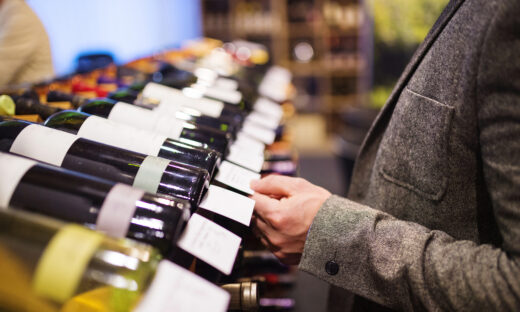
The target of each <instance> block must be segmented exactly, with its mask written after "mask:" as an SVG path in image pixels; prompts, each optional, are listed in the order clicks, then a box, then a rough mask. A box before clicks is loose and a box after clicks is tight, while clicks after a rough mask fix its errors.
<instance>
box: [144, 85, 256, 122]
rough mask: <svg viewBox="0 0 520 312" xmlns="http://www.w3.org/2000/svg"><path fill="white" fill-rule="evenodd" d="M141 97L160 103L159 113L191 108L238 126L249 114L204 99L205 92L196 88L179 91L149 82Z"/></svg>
mask: <svg viewBox="0 0 520 312" xmlns="http://www.w3.org/2000/svg"><path fill="white" fill-rule="evenodd" d="M141 96H142V97H143V98H147V99H155V100H156V101H158V102H159V105H158V107H157V108H156V110H159V111H169V112H177V111H179V110H180V109H181V108H182V107H189V108H193V109H195V110H198V111H200V112H201V113H202V114H204V115H208V116H211V117H215V118H219V117H225V118H228V119H231V120H233V121H234V122H235V123H237V124H241V123H242V122H243V120H244V118H245V115H246V113H247V112H246V111H245V110H243V109H242V108H241V107H239V106H237V105H234V104H230V103H225V102H222V101H218V100H214V99H210V98H205V97H203V92H202V91H200V90H198V89H195V88H185V89H183V90H178V89H174V88H170V87H167V86H164V85H160V84H158V83H154V82H149V83H147V84H146V86H145V87H144V89H143V90H142V92H141Z"/></svg>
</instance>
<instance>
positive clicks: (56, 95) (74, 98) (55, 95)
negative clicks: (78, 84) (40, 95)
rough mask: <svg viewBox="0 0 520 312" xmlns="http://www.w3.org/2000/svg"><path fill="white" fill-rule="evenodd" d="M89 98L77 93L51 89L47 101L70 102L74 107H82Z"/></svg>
mask: <svg viewBox="0 0 520 312" xmlns="http://www.w3.org/2000/svg"><path fill="white" fill-rule="evenodd" d="M88 100H89V99H88V98H86V97H83V96H80V95H76V94H69V93H64V92H60V91H56V90H51V91H49V92H48V93H47V102H70V103H71V104H72V106H73V107H80V106H81V105H83V104H84V103H85V102H86V101H88Z"/></svg>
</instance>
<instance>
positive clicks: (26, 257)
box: [0, 209, 159, 312]
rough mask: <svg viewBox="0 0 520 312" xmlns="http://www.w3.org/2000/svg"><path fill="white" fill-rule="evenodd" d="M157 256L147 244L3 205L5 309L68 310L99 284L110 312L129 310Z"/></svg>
mask: <svg viewBox="0 0 520 312" xmlns="http://www.w3.org/2000/svg"><path fill="white" fill-rule="evenodd" d="M158 260H159V255H158V253H157V251H156V250H155V249H153V248H151V247H150V246H148V245H144V244H138V243H135V242H132V241H130V240H115V239H113V238H109V237H106V236H104V235H103V234H101V233H98V232H94V231H90V230H89V229H87V228H84V227H81V226H79V225H67V224H65V223H62V222H59V221H57V220H55V219H50V218H45V217H42V216H36V215H34V214H28V213H23V212H20V211H15V210H2V209H0V272H1V275H2V278H1V279H0V310H2V311H4V310H7V311H34V312H35V311H66V310H67V309H66V307H67V305H68V304H69V303H71V302H73V301H74V299H72V300H71V298H74V296H78V295H79V296H81V295H83V294H85V293H88V292H89V291H92V290H94V289H99V288H104V289H105V290H106V292H105V294H106V295H107V296H106V298H105V300H104V301H102V302H100V303H102V304H103V305H104V306H105V308H106V309H107V310H110V311H120V312H123V311H130V310H131V308H132V307H133V306H135V303H136V301H137V300H138V298H139V294H140V293H142V292H144V290H145V289H146V288H147V286H148V284H149V282H150V276H151V275H152V274H153V272H154V270H155V268H156V266H157V262H158ZM61 308H64V309H61Z"/></svg>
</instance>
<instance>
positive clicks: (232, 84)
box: [215, 78, 238, 90]
mask: <svg viewBox="0 0 520 312" xmlns="http://www.w3.org/2000/svg"><path fill="white" fill-rule="evenodd" d="M215 87H217V88H220V89H225V90H237V89H238V82H237V81H236V80H233V79H229V78H218V79H217V81H215Z"/></svg>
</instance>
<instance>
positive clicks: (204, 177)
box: [0, 120, 209, 207]
mask: <svg viewBox="0 0 520 312" xmlns="http://www.w3.org/2000/svg"><path fill="white" fill-rule="evenodd" d="M0 151H3V152H11V153H14V154H18V155H22V156H25V157H29V158H32V159H36V160H38V161H41V162H45V163H48V164H51V165H55V166H58V167H62V168H65V169H69V170H73V171H78V172H82V173H85V174H89V175H93V176H97V177H100V178H104V179H107V180H110V181H114V182H119V183H124V184H128V185H133V186H134V187H137V188H140V189H143V190H145V191H147V192H150V193H153V194H155V193H158V194H164V195H170V196H174V197H177V198H180V199H184V200H187V201H189V202H190V204H191V205H192V207H196V206H197V205H198V204H199V202H200V200H201V199H202V196H203V194H204V192H205V191H206V188H207V184H208V178H209V174H208V173H207V172H206V171H205V170H192V169H190V168H186V167H185V166H182V165H179V164H178V163H176V162H173V161H170V160H168V159H164V158H159V157H155V156H147V155H143V154H139V153H136V152H132V151H129V150H125V149H121V148H117V147H114V146H111V145H107V144H103V143H98V142H95V141H91V140H88V139H84V138H80V137H78V136H76V135H73V134H70V133H67V132H63V131H60V130H56V129H52V128H48V127H44V126H42V125H38V124H32V123H29V122H25V121H15V120H13V121H5V122H0Z"/></svg>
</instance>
